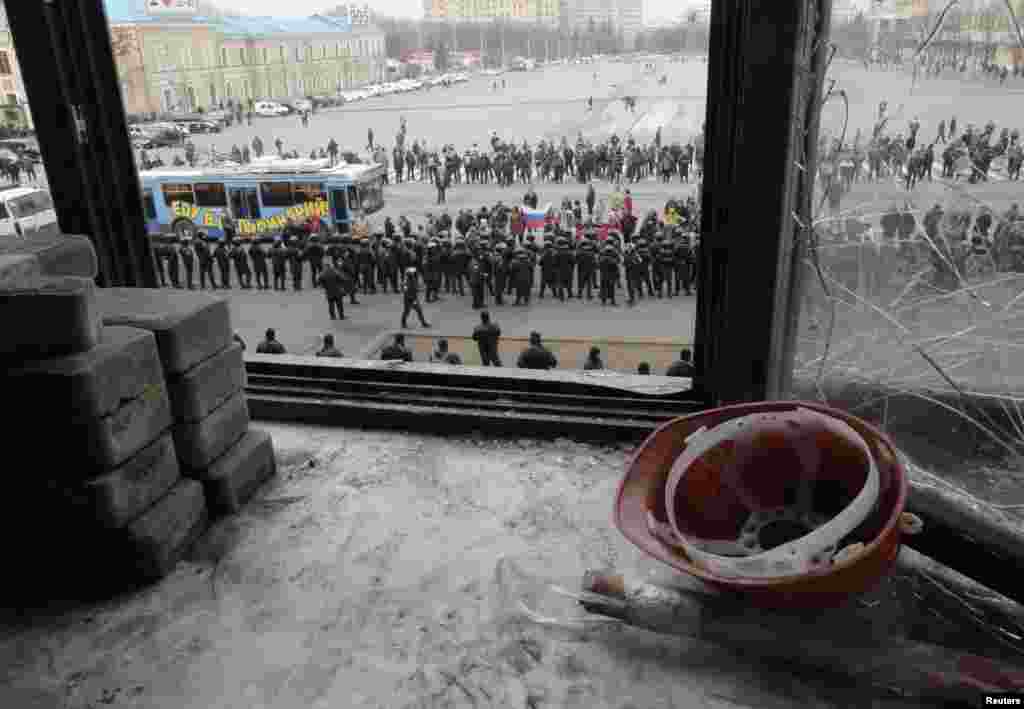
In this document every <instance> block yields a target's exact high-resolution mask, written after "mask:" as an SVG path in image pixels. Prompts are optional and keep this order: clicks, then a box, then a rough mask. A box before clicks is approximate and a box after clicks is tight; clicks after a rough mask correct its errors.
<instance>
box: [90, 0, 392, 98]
mask: <svg viewBox="0 0 1024 709" xmlns="http://www.w3.org/2000/svg"><path fill="white" fill-rule="evenodd" d="M105 2H106V5H107V14H108V20H109V21H110V22H111V36H112V41H113V43H114V54H115V57H116V60H117V67H118V74H119V79H120V82H121V89H122V93H123V95H124V102H125V107H126V110H127V112H128V113H129V114H132V115H141V114H149V113H165V112H178V111H185V112H191V111H195V110H196V109H198V108H204V109H209V108H212V107H220V106H221V105H227V104H228V102H229V101H230V102H232V103H235V102H239V101H241V102H242V103H243V104H244V103H247V102H248V101H249V100H253V101H256V100H260V99H269V100H288V99H296V98H301V97H309V96H328V95H335V94H336V93H337V92H338V91H340V90H342V89H345V88H350V87H353V86H358V85H360V84H365V83H369V82H374V81H380V80H382V78H383V76H384V65H385V53H384V34H383V32H380V31H379V30H377V29H376V28H374V27H370V26H363V27H355V28H353V27H352V25H351V24H350V23H349V21H348V20H347V18H337V17H322V16H318V15H314V16H313V17H309V18H271V17H244V18H240V17H225V18H207V17H203V16H200V15H198V14H197V13H192V14H182V13H177V14H174V15H170V16H166V17H165V16H153V15H146V14H145V13H144V12H140V11H139V10H138V8H137V6H136V0H105Z"/></svg>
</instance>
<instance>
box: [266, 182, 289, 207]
mask: <svg viewBox="0 0 1024 709" xmlns="http://www.w3.org/2000/svg"><path fill="white" fill-rule="evenodd" d="M259 185H260V206H261V207H263V208H264V209H286V208H288V207H294V206H295V191H294V190H292V183H291V182H260V183H259ZM267 185H270V186H271V187H282V186H286V187H287V188H288V195H289V197H288V202H287V203H285V202H283V201H281V200H277V199H274V200H272V201H270V202H268V201H267V199H266V196H267V194H268V190H266V189H264V188H265V186H267ZM274 191H275V190H273V189H271V190H269V193H270V194H271V195H273V193H274Z"/></svg>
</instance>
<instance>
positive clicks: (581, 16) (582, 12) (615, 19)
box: [563, 0, 644, 44]
mask: <svg viewBox="0 0 1024 709" xmlns="http://www.w3.org/2000/svg"><path fill="white" fill-rule="evenodd" d="M563 7H564V13H565V24H566V25H567V29H569V30H586V29H587V28H588V27H589V26H590V25H591V23H593V24H594V25H603V24H604V23H605V22H611V24H612V26H613V27H614V28H615V29H616V30H617V31H618V30H621V31H622V33H623V35H624V36H625V38H626V41H627V44H628V43H629V42H631V41H632V39H633V38H634V37H636V35H638V34H639V33H640V32H642V31H643V29H644V15H643V0H566V2H565V3H564V5H563Z"/></svg>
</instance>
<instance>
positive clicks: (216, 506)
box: [189, 430, 277, 514]
mask: <svg viewBox="0 0 1024 709" xmlns="http://www.w3.org/2000/svg"><path fill="white" fill-rule="evenodd" d="M276 470H277V464H276V462H275V460H274V444H273V441H271V439H270V435H269V434H267V433H265V432H263V431H254V430H249V431H247V432H246V434H245V435H244V436H242V438H241V439H240V440H239V441H238V442H237V443H235V445H233V446H231V448H229V449H228V451H227V452H226V453H224V455H222V456H221V457H220V458H218V459H217V460H215V461H213V463H211V464H210V466H209V467H208V468H207V469H206V470H201V471H196V472H190V473H189V476H190V477H193V478H196V479H197V480H200V481H202V483H203V490H204V491H205V492H206V504H207V506H208V507H209V508H210V513H211V514H226V513H232V512H237V511H238V510H239V509H240V508H241V507H242V505H244V504H245V503H246V502H247V501H248V500H249V498H250V497H252V495H253V493H254V492H255V491H256V489H257V488H258V487H259V486H260V485H261V484H262V483H264V482H266V481H267V480H268V479H269V478H271V477H272V476H273V475H274V473H275V472H276Z"/></svg>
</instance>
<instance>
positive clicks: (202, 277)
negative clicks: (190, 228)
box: [196, 232, 217, 290]
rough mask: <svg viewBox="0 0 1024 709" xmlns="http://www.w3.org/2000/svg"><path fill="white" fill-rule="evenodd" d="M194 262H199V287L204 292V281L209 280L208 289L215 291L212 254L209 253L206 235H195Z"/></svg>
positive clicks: (200, 233) (201, 233)
mask: <svg viewBox="0 0 1024 709" xmlns="http://www.w3.org/2000/svg"><path fill="white" fill-rule="evenodd" d="M196 238H197V239H198V241H196V260H197V261H199V287H200V288H202V289H203V290H206V280H207V279H209V280H210V288H211V289H213V290H217V282H216V281H215V280H214V278H213V253H212V252H211V251H210V242H209V239H208V237H207V236H206V234H204V233H203V232H199V233H198V234H197V235H196Z"/></svg>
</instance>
